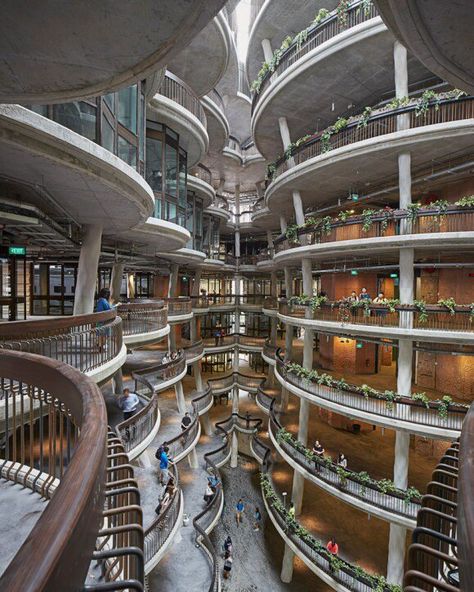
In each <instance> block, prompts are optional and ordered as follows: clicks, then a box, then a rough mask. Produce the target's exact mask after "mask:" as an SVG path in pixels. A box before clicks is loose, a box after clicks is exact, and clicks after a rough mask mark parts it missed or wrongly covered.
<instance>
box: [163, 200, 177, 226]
mask: <svg viewBox="0 0 474 592" xmlns="http://www.w3.org/2000/svg"><path fill="white" fill-rule="evenodd" d="M177 209H178V208H177V206H176V204H175V203H173V202H170V201H167V202H166V220H168V221H169V222H176V215H177Z"/></svg>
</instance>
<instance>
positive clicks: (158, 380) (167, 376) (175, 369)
mask: <svg viewBox="0 0 474 592" xmlns="http://www.w3.org/2000/svg"><path fill="white" fill-rule="evenodd" d="M185 368H186V357H185V355H184V352H183V351H182V350H181V351H180V352H178V356H177V357H176V359H175V360H171V361H170V362H167V363H166V364H154V365H153V366H146V367H145V368H141V369H140V370H135V371H133V372H132V378H133V379H134V380H135V392H136V393H138V394H140V395H143V394H144V395H145V396H147V397H148V398H150V399H151V397H152V394H153V393H155V392H157V391H159V390H160V387H161V385H162V384H163V383H167V382H168V381H169V380H172V379H173V378H176V377H178V376H180V375H181V374H182V373H183V372H184V370H185ZM133 417H135V415H134V416H133Z"/></svg>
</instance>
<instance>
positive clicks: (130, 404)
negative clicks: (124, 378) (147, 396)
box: [119, 388, 140, 421]
mask: <svg viewBox="0 0 474 592" xmlns="http://www.w3.org/2000/svg"><path fill="white" fill-rule="evenodd" d="M139 405H140V399H139V398H138V395H137V394H136V393H131V392H130V389H128V388H126V389H123V396H122V397H120V400H119V407H120V409H121V410H122V412H123V419H124V421H125V420H126V419H128V418H129V417H132V415H135V413H136V412H137V410H138V406H139Z"/></svg>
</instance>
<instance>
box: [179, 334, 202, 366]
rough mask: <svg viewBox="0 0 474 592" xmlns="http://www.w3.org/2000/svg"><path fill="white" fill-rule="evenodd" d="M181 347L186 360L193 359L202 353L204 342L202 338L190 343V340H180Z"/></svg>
mask: <svg viewBox="0 0 474 592" xmlns="http://www.w3.org/2000/svg"><path fill="white" fill-rule="evenodd" d="M181 347H182V348H183V351H184V355H185V357H186V361H187V362H189V361H190V360H194V359H196V358H198V357H199V356H202V355H203V353H204V343H203V340H202V339H199V340H198V341H195V342H194V343H191V342H190V341H184V340H182V341H181Z"/></svg>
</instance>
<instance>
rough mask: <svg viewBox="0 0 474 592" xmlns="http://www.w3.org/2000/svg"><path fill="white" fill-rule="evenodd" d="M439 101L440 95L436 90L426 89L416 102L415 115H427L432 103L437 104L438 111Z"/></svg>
mask: <svg viewBox="0 0 474 592" xmlns="http://www.w3.org/2000/svg"><path fill="white" fill-rule="evenodd" d="M439 102H440V96H439V95H438V94H437V93H436V92H435V91H434V90H425V92H424V93H423V94H422V95H421V97H420V98H419V99H418V102H417V104H416V108H415V116H416V117H419V116H420V115H422V116H423V117H426V115H427V113H428V111H429V109H430V106H431V105H432V104H434V105H435V109H436V111H438V109H439Z"/></svg>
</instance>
